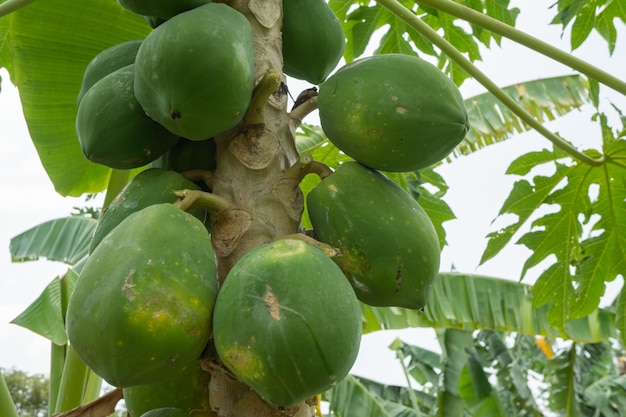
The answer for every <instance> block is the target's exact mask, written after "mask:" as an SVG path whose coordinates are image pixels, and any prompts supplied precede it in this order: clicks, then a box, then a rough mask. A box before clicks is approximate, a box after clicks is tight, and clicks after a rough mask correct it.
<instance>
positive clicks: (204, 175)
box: [180, 169, 213, 188]
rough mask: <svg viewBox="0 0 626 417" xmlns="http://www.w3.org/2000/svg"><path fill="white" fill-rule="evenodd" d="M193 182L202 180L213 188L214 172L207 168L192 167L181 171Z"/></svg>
mask: <svg viewBox="0 0 626 417" xmlns="http://www.w3.org/2000/svg"><path fill="white" fill-rule="evenodd" d="M180 174H181V175H182V176H183V177H185V178H187V179H188V180H189V181H191V182H197V181H202V182H203V183H204V184H205V185H206V186H207V187H209V188H213V187H212V186H213V172H212V171H209V170H206V169H190V170H187V171H183V172H181V173H180Z"/></svg>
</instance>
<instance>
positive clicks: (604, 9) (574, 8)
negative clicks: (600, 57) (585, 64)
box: [552, 0, 626, 54]
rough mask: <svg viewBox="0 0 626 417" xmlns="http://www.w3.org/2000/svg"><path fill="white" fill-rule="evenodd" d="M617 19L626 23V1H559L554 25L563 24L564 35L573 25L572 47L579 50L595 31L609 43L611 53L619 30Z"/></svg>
mask: <svg viewBox="0 0 626 417" xmlns="http://www.w3.org/2000/svg"><path fill="white" fill-rule="evenodd" d="M616 19H619V20H621V21H622V22H624V23H626V0H612V1H605V0H558V2H557V14H556V15H555V17H554V18H553V20H552V23H553V24H561V25H562V28H563V34H565V28H566V27H567V26H568V25H569V24H570V23H571V24H572V30H571V33H570V45H571V47H572V50H573V49H576V48H578V47H579V46H580V45H582V44H583V43H584V42H585V41H586V40H587V39H588V38H589V34H590V33H591V31H592V30H593V29H596V30H597V31H598V33H600V35H601V36H602V37H603V38H604V40H605V41H606V42H607V46H608V49H609V53H611V54H612V53H613V51H614V50H615V44H616V41H617V30H616V29H615V23H614V21H615V20H616Z"/></svg>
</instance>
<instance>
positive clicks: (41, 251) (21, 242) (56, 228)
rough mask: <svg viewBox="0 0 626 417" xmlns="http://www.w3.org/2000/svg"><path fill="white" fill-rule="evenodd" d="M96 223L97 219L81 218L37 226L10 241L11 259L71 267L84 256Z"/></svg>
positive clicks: (64, 219)
mask: <svg viewBox="0 0 626 417" xmlns="http://www.w3.org/2000/svg"><path fill="white" fill-rule="evenodd" d="M97 224H98V221H97V220H95V219H92V218H88V217H82V216H71V217H64V218H60V219H56V220H50V221H47V222H44V223H41V224H40V225H38V226H35V227H33V228H31V229H29V230H26V231H25V232H23V233H21V234H19V235H17V236H15V237H13V238H12V239H11V243H10V246H9V249H10V252H11V258H12V260H13V262H26V261H34V260H37V259H39V258H40V257H45V258H47V259H49V260H51V261H59V262H65V263H67V264H69V265H74V264H75V263H76V262H78V261H79V260H80V259H82V258H83V257H85V256H86V255H87V252H88V250H89V244H90V242H91V237H92V235H93V232H94V230H95V228H96V226H97Z"/></svg>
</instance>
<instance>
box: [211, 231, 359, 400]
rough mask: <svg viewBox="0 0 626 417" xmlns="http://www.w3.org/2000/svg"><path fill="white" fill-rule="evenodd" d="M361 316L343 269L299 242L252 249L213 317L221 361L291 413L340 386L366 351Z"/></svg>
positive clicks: (222, 294)
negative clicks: (360, 353)
mask: <svg viewBox="0 0 626 417" xmlns="http://www.w3.org/2000/svg"><path fill="white" fill-rule="evenodd" d="M361 327H362V323H361V310H360V308H359V304H358V302H357V299H356V297H355V295H354V291H353V290H352V288H351V287H350V284H349V283H348V281H347V280H346V278H345V277H344V275H343V273H342V272H341V270H340V269H339V267H337V265H336V264H335V263H334V262H333V261H332V260H331V259H330V258H329V257H328V256H327V255H326V254H324V253H323V252H322V251H321V250H319V249H317V248H315V247H313V246H311V245H309V244H307V243H304V242H303V241H299V240H279V241H276V242H273V243H268V244H264V245H261V246H258V247H256V248H254V249H252V250H251V251H250V252H248V253H247V254H246V255H244V256H243V257H242V258H241V259H240V260H239V261H238V262H237V263H236V264H235V265H234V267H233V268H232V269H231V271H230V272H229V274H228V275H227V277H226V280H225V281H224V284H223V285H222V287H221V288H220V292H219V294H218V298H217V300H216V303H215V312H214V316H213V329H214V334H213V337H214V341H215V347H216V349H217V352H218V355H219V357H220V359H221V360H222V362H223V363H224V365H226V366H227V367H228V368H229V369H230V370H231V371H232V372H233V373H234V374H235V375H236V376H237V377H238V378H239V379H240V380H242V381H243V382H244V383H246V384H248V385H249V386H250V387H252V388H253V389H254V390H255V391H256V392H257V393H258V394H259V395H260V396H261V397H262V398H263V399H265V401H267V402H269V403H270V404H273V405H275V406H279V407H290V406H293V405H295V404H297V403H299V402H301V401H303V400H305V399H307V398H310V397H313V396H315V395H317V394H318V393H320V392H323V391H325V390H327V389H329V388H330V387H331V386H333V385H334V384H336V383H337V382H339V381H341V380H342V379H343V378H344V377H345V376H346V375H347V374H348V372H349V371H350V369H351V367H352V365H353V363H354V361H355V359H356V355H357V353H358V350H359V343H360V338H361Z"/></svg>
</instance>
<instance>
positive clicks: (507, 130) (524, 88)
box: [450, 75, 590, 157]
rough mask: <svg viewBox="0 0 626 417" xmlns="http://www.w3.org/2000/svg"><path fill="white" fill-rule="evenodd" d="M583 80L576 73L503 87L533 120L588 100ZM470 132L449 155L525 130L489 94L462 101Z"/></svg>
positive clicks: (550, 117) (550, 116)
mask: <svg viewBox="0 0 626 417" xmlns="http://www.w3.org/2000/svg"><path fill="white" fill-rule="evenodd" d="M587 88H588V86H587V83H586V82H585V80H584V79H583V78H582V77H580V76H577V75H566V76H559V77H552V78H546V79H542V80H535V81H527V82H523V83H519V84H514V85H510V86H507V87H504V88H503V89H504V91H505V92H507V94H509V95H510V96H511V97H512V98H514V99H515V101H517V102H518V103H520V104H522V105H523V106H524V107H525V109H526V110H527V111H528V112H529V113H530V114H531V115H532V116H533V117H535V118H536V119H537V120H539V121H542V122H543V121H545V120H553V119H555V118H556V117H559V116H563V115H565V114H567V113H569V112H570V111H572V110H574V109H578V108H579V107H580V106H582V105H583V104H585V103H588V102H589V101H590V98H589V95H588V91H587ZM464 103H465V109H466V110H467V113H468V117H469V122H470V131H469V132H468V133H467V136H466V137H465V139H464V140H463V141H462V142H461V144H460V145H459V146H457V148H456V149H455V150H454V151H453V152H452V154H451V155H450V157H455V156H456V157H458V156H461V155H468V154H470V153H472V152H475V151H477V150H479V149H481V148H483V147H485V146H488V145H492V144H494V143H498V142H501V141H503V140H505V139H508V138H509V137H511V135H513V134H515V133H519V132H523V131H525V130H528V129H529V126H527V125H526V124H525V123H524V122H522V120H521V119H519V118H518V117H517V116H516V115H515V114H513V113H512V112H511V111H510V110H509V109H508V108H507V107H506V106H504V105H503V104H502V103H500V101H498V100H497V99H496V98H495V97H494V96H492V95H491V94H490V93H484V94H480V95H477V96H474V97H470V98H468V99H466V100H465V102H464Z"/></svg>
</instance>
